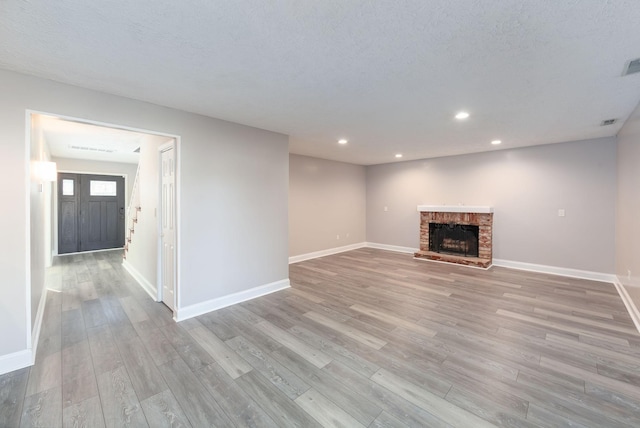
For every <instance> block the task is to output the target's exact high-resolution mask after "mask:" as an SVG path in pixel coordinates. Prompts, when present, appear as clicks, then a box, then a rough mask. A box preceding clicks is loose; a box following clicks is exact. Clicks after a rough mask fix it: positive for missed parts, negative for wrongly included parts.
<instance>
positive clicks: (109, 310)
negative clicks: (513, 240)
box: [0, 249, 640, 427]
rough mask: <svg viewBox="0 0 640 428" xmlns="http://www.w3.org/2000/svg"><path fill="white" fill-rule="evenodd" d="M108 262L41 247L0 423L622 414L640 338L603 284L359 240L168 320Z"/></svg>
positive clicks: (613, 422)
mask: <svg viewBox="0 0 640 428" xmlns="http://www.w3.org/2000/svg"><path fill="white" fill-rule="evenodd" d="M120 261H121V258H120V253H119V252H108V253H92V254H86V255H76V256H67V257H61V258H59V259H58V260H57V264H56V265H55V266H54V268H53V269H52V271H51V272H50V275H49V281H50V287H51V288H53V291H50V292H49V294H48V301H47V308H46V314H45V318H44V322H43V326H42V335H41V339H40V345H39V348H38V355H37V361H36V364H35V365H34V366H33V367H31V368H28V369H23V370H19V371H16V372H13V373H9V374H6V375H3V376H0V426H1V427H17V426H47V427H54V426H60V425H64V426H87V427H101V426H108V427H121V426H133V427H139V426H140V427H142V426H151V427H160V426H173V427H178V426H194V427H208V426H221V427H227V426H256V427H285V426H300V427H313V426H330V427H333V426H335V427H340V426H348V427H362V426H365V427H404V426H417V427H426V426H429V427H431V426H434V427H439V426H456V427H483V426H493V425H496V426H529V427H531V426H552V427H558V426H572V427H581V426H590V427H616V426H636V427H637V426H640V335H639V334H638V333H637V332H636V331H635V330H634V327H633V324H632V322H631V320H630V318H629V316H628V314H627V313H626V311H625V308H624V305H623V304H622V302H621V300H620V298H619V297H618V295H617V293H616V291H615V289H614V287H613V285H611V284H604V283H598V282H591V281H585V280H577V279H569V278H562V277H555V276H551V275H542V274H535V273H527V272H520V271H515V270H508V269H501V268H494V269H492V270H490V271H481V270H477V269H471V268H465V267H459V266H452V265H445V264H438V263H432V262H425V261H415V260H413V259H412V258H411V256H410V255H405V254H396V253H390V252H385V251H381V250H373V249H361V250H355V251H351V252H347V253H342V254H338V255H334V256H329V257H325V258H321V259H316V260H311V261H307V262H302V263H298V264H295V265H291V267H290V277H291V284H292V288H291V289H289V290H285V291H281V292H278V293H274V294H271V295H269V296H265V297H261V298H258V299H255V300H252V301H249V302H245V303H242V304H239V305H235V306H232V307H229V308H226V309H222V310H219V311H217V312H213V313H210V314H207V315H203V316H200V317H198V318H196V319H192V320H188V321H185V322H182V323H179V324H175V323H174V322H173V321H172V319H171V314H170V312H169V310H168V309H167V308H166V307H164V306H163V305H162V304H159V303H155V302H153V301H152V300H151V299H150V298H149V297H148V295H146V294H145V293H144V292H143V291H142V290H141V289H140V288H139V287H138V286H137V285H135V283H134V281H133V279H131V277H130V276H129V275H128V274H127V273H126V272H125V271H124V270H123V269H122V267H121V265H120ZM247 268H249V269H250V265H248V266H247ZM185 286H186V285H185ZM211 286H212V287H215V284H211Z"/></svg>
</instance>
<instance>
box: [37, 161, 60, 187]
mask: <svg viewBox="0 0 640 428" xmlns="http://www.w3.org/2000/svg"><path fill="white" fill-rule="evenodd" d="M38 173H39V174H38V175H39V176H40V179H41V180H42V181H45V182H49V183H51V182H54V181H56V180H57V179H58V167H57V165H56V163H55V162H39V166H38Z"/></svg>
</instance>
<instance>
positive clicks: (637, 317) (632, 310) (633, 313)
mask: <svg viewBox="0 0 640 428" xmlns="http://www.w3.org/2000/svg"><path fill="white" fill-rule="evenodd" d="M613 285H615V286H616V290H618V294H619V295H620V298H621V299H622V303H624V306H625V307H626V308H627V312H629V316H630V317H631V320H632V321H633V324H634V325H635V326H636V329H637V330H638V332H639V333H640V311H639V310H638V307H637V306H636V304H635V303H634V302H633V300H631V296H629V293H627V289H626V288H625V286H624V285H622V281H620V278H619V277H618V276H616V280H615V281H613Z"/></svg>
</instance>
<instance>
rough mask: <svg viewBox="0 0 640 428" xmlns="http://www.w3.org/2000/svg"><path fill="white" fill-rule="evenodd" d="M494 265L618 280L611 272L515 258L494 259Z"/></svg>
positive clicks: (571, 275) (553, 273) (606, 280)
mask: <svg viewBox="0 0 640 428" xmlns="http://www.w3.org/2000/svg"><path fill="white" fill-rule="evenodd" d="M493 265H494V266H500V267H506V268H510V269H517V270H526V271H530V272H539V273H549V274H552V275H560V276H568V277H571V278H580V279H590V280H592V281H602V282H609V283H613V282H615V280H616V276H615V275H614V274H611V273H602V272H592V271H588V270H580V269H570V268H563V267H558V266H547V265H538V264H535V263H525V262H516V261H513V260H504V259H493Z"/></svg>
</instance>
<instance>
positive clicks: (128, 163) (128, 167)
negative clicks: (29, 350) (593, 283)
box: [26, 111, 180, 335]
mask: <svg viewBox="0 0 640 428" xmlns="http://www.w3.org/2000/svg"><path fill="white" fill-rule="evenodd" d="M26 118H27V123H28V126H27V130H28V131H27V138H26V139H27V147H28V149H29V152H30V153H31V164H32V165H33V163H34V160H35V161H37V162H41V161H47V162H49V163H55V164H56V165H57V172H58V174H57V179H53V180H51V182H50V183H46V184H45V185H44V189H45V196H46V194H47V193H46V192H47V188H48V187H50V190H49V192H50V194H51V198H50V200H49V202H47V199H46V198H41V199H43V201H42V202H37V205H34V200H36V198H37V195H36V197H35V198H34V192H36V193H37V190H33V189H34V187H33V185H32V186H31V201H30V216H31V219H32V228H31V234H30V239H29V240H28V241H30V251H31V253H32V254H43V255H44V257H39V258H36V257H34V256H32V257H31V266H30V269H29V271H30V272H31V281H30V282H31V287H30V289H31V290H30V299H31V300H38V301H40V300H44V299H43V298H44V295H45V294H46V287H45V284H44V275H43V274H41V273H42V272H44V270H45V268H46V267H47V266H51V260H52V258H53V257H54V256H62V255H65V254H70V253H76V252H84V251H96V250H102V249H114V248H115V249H118V248H123V250H122V251H123V252H125V250H124V248H125V247H126V248H127V250H126V253H127V258H126V260H123V267H124V268H125V269H126V270H127V271H129V273H131V275H132V276H133V277H134V279H136V281H137V282H138V283H139V284H140V285H141V286H142V288H143V289H144V290H145V291H147V293H148V294H149V295H150V296H151V297H152V298H153V299H154V300H156V301H158V302H164V303H165V305H167V306H168V307H169V308H171V310H172V311H173V312H174V317H175V312H176V308H178V307H179V305H178V299H179V292H178V291H179V284H178V279H177V278H178V277H177V272H178V258H177V257H178V251H179V250H178V249H179V246H178V243H179V239H178V238H179V235H178V227H177V224H178V221H177V218H178V216H179V212H180V209H179V195H178V192H177V191H176V189H178V186H177V183H179V168H178V165H179V163H178V160H179V157H178V156H179V148H180V145H179V144H178V142H179V140H180V137H178V136H175V135H169V134H163V133H159V132H153V131H147V130H142V129H134V128H130V127H125V126H119V125H113V124H109V123H101V122H94V121H88V120H85V119H77V118H73V117H63V116H59V115H52V114H49V113H42V112H34V111H27V114H26ZM161 147H170V148H171V153H172V155H173V164H172V188H171V191H172V192H171V194H170V195H169V196H170V197H171V201H168V200H167V201H166V203H167V204H168V206H170V207H171V211H170V213H171V225H172V227H171V228H170V229H166V228H165V229H163V224H165V217H166V216H168V215H169V212H168V211H165V210H162V209H161V205H160V203H161V200H162V199H161V196H162V195H163V193H162V189H163V187H162V186H163V178H162V177H161V173H160V172H161V168H162V165H161V162H160V160H159V153H160V151H159V150H160V148H161ZM31 175H33V167H32V172H31ZM31 181H32V182H33V177H31ZM42 188H43V185H40V189H42ZM40 192H42V190H40ZM136 194H137V199H135V200H134V196H135V195H136ZM165 199H166V198H165ZM41 205H44V206H45V207H46V206H48V207H49V210H48V211H47V212H45V210H44V209H43V208H42V206H41ZM129 207H133V208H134V209H129ZM43 212H44V214H42V213H43ZM129 212H137V213H138V215H137V217H136V220H135V225H131V224H129V223H128V221H127V214H128V213H129ZM34 223H37V224H39V223H43V224H44V226H37V227H33V224H34ZM134 229H135V232H134V231H133V230H134ZM163 233H164V235H162V234H163ZM42 235H44V237H43V236H42ZM169 240H170V241H171V244H170V245H169V246H168V247H167V248H169V249H170V252H167V251H163V248H165V242H168V241H169ZM34 272H35V274H34ZM169 278H170V279H171V281H168V279H169ZM169 285H170V288H169ZM164 294H168V295H167V296H164ZM32 306H33V308H32V311H31V313H35V312H36V311H38V312H40V308H38V305H37V304H35V303H34V304H33V305H32ZM41 306H42V307H43V305H41ZM33 318H34V319H32V321H33V325H34V328H33V332H34V334H36V330H37V328H39V327H37V324H38V321H37V320H36V319H35V318H36V317H35V316H34V317H33ZM36 335H37V334H36Z"/></svg>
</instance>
